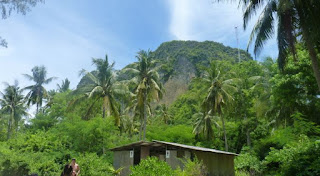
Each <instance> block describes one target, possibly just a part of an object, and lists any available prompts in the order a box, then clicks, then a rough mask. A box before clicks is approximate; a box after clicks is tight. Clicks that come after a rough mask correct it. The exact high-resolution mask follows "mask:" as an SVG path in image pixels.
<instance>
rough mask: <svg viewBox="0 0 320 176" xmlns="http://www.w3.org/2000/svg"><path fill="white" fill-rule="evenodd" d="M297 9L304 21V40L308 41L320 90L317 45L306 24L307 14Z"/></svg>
mask: <svg viewBox="0 0 320 176" xmlns="http://www.w3.org/2000/svg"><path fill="white" fill-rule="evenodd" d="M297 10H298V15H299V17H300V22H302V24H301V28H302V35H303V37H304V40H305V43H306V46H307V49H308V52H309V56H310V58H311V63H312V69H313V73H314V77H315V78H316V81H317V84H318V89H319V91H320V70H319V62H318V58H317V53H316V50H315V46H313V42H312V39H311V38H310V36H309V31H308V29H307V27H306V24H304V23H306V22H307V21H306V20H305V18H304V17H305V16H304V14H303V12H302V11H301V10H300V9H299V8H298V9H297Z"/></svg>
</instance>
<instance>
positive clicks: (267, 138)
mask: <svg viewBox="0 0 320 176" xmlns="http://www.w3.org/2000/svg"><path fill="white" fill-rule="evenodd" d="M220 1H222V0H218V2H220ZM43 2H44V1H43V0H32V1H29V0H17V1H16V0H15V1H0V5H1V9H0V12H2V13H1V16H2V18H3V19H6V18H8V17H9V16H10V14H11V12H12V13H13V12H17V13H18V14H22V15H25V14H26V12H29V11H30V8H31V7H34V6H35V5H36V4H37V3H43ZM237 2H239V7H241V8H243V27H244V29H247V27H248V23H249V21H250V20H251V18H253V17H254V16H255V15H257V13H258V12H261V13H260V14H259V15H260V16H259V18H257V21H256V22H255V25H254V26H253V30H252V32H251V35H250V38H249V41H248V49H249V48H250V47H251V46H253V50H254V52H253V53H254V56H251V55H250V54H249V53H248V52H247V51H245V50H240V51H239V50H238V49H235V48H231V47H228V46H224V45H223V44H221V43H217V42H214V41H203V42H198V41H178V40H174V41H169V42H164V43H162V44H161V45H160V46H159V47H158V48H157V49H155V50H154V51H151V50H140V51H137V54H136V60H135V62H133V63H128V65H126V66H125V67H124V68H122V69H115V67H114V65H115V62H112V61H113V60H114V59H113V58H109V57H108V53H106V54H105V55H103V56H100V58H93V59H92V60H91V61H90V60H88V63H85V64H88V65H89V64H92V65H93V67H94V69H92V70H85V69H82V70H79V77H80V81H79V82H78V83H75V84H76V85H77V86H76V87H75V88H71V87H70V80H69V79H68V75H65V77H63V78H61V77H60V78H57V77H56V75H55V73H52V72H50V70H48V69H47V66H46V65H34V66H33V67H32V68H30V71H29V72H28V73H21V74H23V75H24V78H25V80H26V81H28V83H29V85H28V86H26V87H24V86H21V85H20V84H19V82H18V81H15V80H1V81H3V82H4V88H3V89H2V90H0V175H3V176H20V175H21V176H22V175H23V176H25V175H32V174H38V175H41V176H47V175H48V176H49V175H50V176H51V175H60V174H61V171H62V170H63V167H64V165H65V164H67V163H70V160H71V159H72V158H76V159H77V163H78V164H79V165H80V167H81V173H80V175H84V176H100V175H119V173H120V172H121V168H120V169H115V168H113V166H112V162H113V153H112V152H111V151H110V149H111V148H113V147H116V146H121V145H125V144H129V143H132V142H137V141H140V140H144V141H152V140H160V141H168V142H175V143H181V144H186V145H193V146H200V147H206V148H213V149H217V150H223V151H229V152H233V153H236V154H239V155H238V156H237V157H235V161H234V162H235V173H236V175H240V176H248V175H250V176H259V175H301V176H302V175H310V176H316V175H320V69H319V58H320V47H319V46H320V33H319V31H320V30H319V29H320V26H319V24H320V18H319V17H318V16H319V10H320V3H319V2H318V1H312V0H310V1H300V0H290V1H288V0H269V1H263V0H261V1H260V0H259V1H256V0H244V1H237ZM274 37H275V38H276V40H277V47H278V51H279V54H278V57H277V58H271V57H261V56H260V55H259V54H260V53H261V51H262V50H263V47H264V44H265V42H266V41H267V40H268V39H271V38H274ZM0 46H4V47H7V42H6V40H5V39H3V38H1V37H0ZM106 52H108V51H106ZM88 59H90V58H88ZM116 62H117V61H116ZM54 80H59V81H61V82H60V83H59V84H57V87H56V88H55V89H50V90H49V89H48V85H49V84H50V83H52V82H53V81H54ZM33 109H34V110H35V113H34V114H31V113H32V111H33ZM130 169H131V171H132V175H152V176H153V175H154V176H156V175H158V174H159V173H161V174H162V175H168V176H173V175H179V176H191V175H205V174H203V173H202V171H204V170H205V168H203V167H202V164H201V161H197V160H195V161H188V163H186V168H184V169H182V170H181V169H180V170H179V169H178V170H172V169H171V168H170V167H169V166H168V165H167V164H166V163H164V162H160V161H158V160H156V159H155V158H148V159H147V160H144V161H142V162H141V163H140V164H139V165H137V166H135V167H132V168H130Z"/></svg>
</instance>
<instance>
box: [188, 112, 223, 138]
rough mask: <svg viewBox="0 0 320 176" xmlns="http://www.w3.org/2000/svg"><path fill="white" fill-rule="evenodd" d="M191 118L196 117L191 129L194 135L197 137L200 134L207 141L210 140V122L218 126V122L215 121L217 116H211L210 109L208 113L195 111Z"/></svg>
mask: <svg viewBox="0 0 320 176" xmlns="http://www.w3.org/2000/svg"><path fill="white" fill-rule="evenodd" d="M193 118H194V119H196V122H195V125H194V129H193V133H194V134H195V135H196V137H198V138H199V137H200V136H201V135H202V136H203V137H204V138H205V139H206V140H207V141H209V140H212V139H213V137H214V134H213V129H212V123H214V125H215V126H216V127H218V128H219V124H218V123H217V119H218V117H217V116H213V115H212V111H211V110H210V111H209V112H208V113H203V112H199V113H196V114H194V115H193Z"/></svg>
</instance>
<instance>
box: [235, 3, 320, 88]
mask: <svg viewBox="0 0 320 176" xmlns="http://www.w3.org/2000/svg"><path fill="white" fill-rule="evenodd" d="M239 2H240V3H241V4H242V6H243V7H244V9H245V10H244V14H243V21H244V23H243V24H244V29H246V28H247V24H248V22H249V20H250V19H251V17H252V16H254V15H255V14H256V12H257V11H258V9H260V8H262V9H263V10H262V12H261V14H260V16H259V18H258V21H257V22H256V24H255V26H254V28H253V30H252V32H251V35H250V39H249V42H248V48H249V46H250V45H251V43H252V42H253V41H254V53H255V55H259V53H260V51H261V49H262V48H263V45H264V43H265V42H266V41H267V40H268V39H270V38H272V37H273V36H274V35H275V33H277V36H278V38H277V40H278V49H279V55H278V65H279V67H280V68H281V69H283V68H284V66H285V64H286V59H287V54H288V50H290V51H291V53H292V54H293V56H294V59H296V50H295V43H296V42H297V41H301V42H303V43H304V44H305V46H306V48H307V50H308V52H309V56H310V59H311V62H312V69H313V72H314V75H315V78H316V81H317V84H318V88H319V90H320V70H319V58H318V57H317V51H316V49H318V50H319V49H320V45H319V44H320V32H319V28H320V18H319V17H318V16H319V11H320V3H319V2H318V1H301V0H292V1H289V0H268V1H267V0H260V1H257V0H239ZM276 19H277V20H276ZM276 21H277V22H278V23H277V25H275V24H274V23H275V22H276Z"/></svg>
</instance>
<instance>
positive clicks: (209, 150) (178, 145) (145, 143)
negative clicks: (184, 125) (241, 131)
mask: <svg viewBox="0 0 320 176" xmlns="http://www.w3.org/2000/svg"><path fill="white" fill-rule="evenodd" d="M155 144H162V145H171V146H175V147H180V148H185V149H190V150H197V151H202V152H212V153H220V154H226V155H237V154H235V153H231V152H225V151H221V150H216V149H210V148H204V147H196V146H191V145H185V144H178V143H173V142H165V141H157V140H152V142H147V141H138V142H135V143H131V144H128V145H123V146H119V147H115V148H112V149H110V150H111V151H119V150H131V149H132V148H133V147H136V146H153V145H155Z"/></svg>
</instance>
